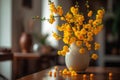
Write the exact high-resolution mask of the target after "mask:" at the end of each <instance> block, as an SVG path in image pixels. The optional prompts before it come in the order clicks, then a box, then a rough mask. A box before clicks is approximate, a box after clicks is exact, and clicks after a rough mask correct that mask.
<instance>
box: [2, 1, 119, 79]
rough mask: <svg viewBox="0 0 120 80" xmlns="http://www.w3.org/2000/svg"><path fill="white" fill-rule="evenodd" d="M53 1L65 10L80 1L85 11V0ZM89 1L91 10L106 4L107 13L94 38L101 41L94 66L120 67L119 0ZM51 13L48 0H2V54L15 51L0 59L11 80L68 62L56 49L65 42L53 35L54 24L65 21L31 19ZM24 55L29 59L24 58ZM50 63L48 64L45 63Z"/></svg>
mask: <svg viewBox="0 0 120 80" xmlns="http://www.w3.org/2000/svg"><path fill="white" fill-rule="evenodd" d="M52 1H54V2H55V4H56V5H57V4H60V5H61V6H62V7H63V9H64V13H66V12H67V11H68V10H69V8H70V6H71V5H74V4H75V2H76V1H78V3H79V5H80V8H81V10H82V11H83V12H85V9H84V5H85V2H86V1H85V0H52ZM88 1H89V4H90V6H91V7H90V8H91V9H92V10H97V9H99V8H100V7H103V8H104V9H105V12H106V13H105V16H104V19H103V21H104V29H103V31H101V33H100V34H99V35H98V36H97V37H96V38H95V40H96V41H98V42H100V44H101V48H100V50H99V51H98V55H99V59H98V60H97V61H92V62H93V63H91V66H106V67H120V43H119V41H120V27H119V25H120V8H119V7H120V0H88ZM49 14H50V11H49V6H48V0H0V55H1V54H5V53H6V52H7V53H10V54H11V53H12V54H13V58H12V59H13V60H12V61H3V60H2V61H0V74H2V75H3V76H4V77H6V78H7V79H9V80H12V78H13V77H14V78H15V79H16V78H20V77H22V76H25V75H28V74H31V73H34V72H37V71H40V70H43V69H45V68H48V67H51V66H54V65H65V62H64V57H61V56H57V50H58V49H61V48H62V46H63V42H60V41H56V40H55V39H54V38H53V37H52V32H53V31H56V32H57V30H56V29H55V26H56V25H57V24H59V23H62V22H60V21H59V20H57V21H56V22H55V23H54V24H53V25H51V24H49V23H48V22H47V21H43V22H41V21H35V20H33V19H32V18H33V16H40V18H43V17H46V18H48V17H49ZM31 54H32V55H31ZM37 54H39V56H38V55H37ZM29 55H30V56H31V57H34V56H36V55H37V57H35V58H38V57H40V59H39V60H33V59H32V58H31V57H29ZM24 56H26V57H29V59H28V58H24V59H23V57H24ZM41 56H42V57H41ZM18 57H19V59H20V60H18V61H19V65H18V64H17V63H18V62H17V63H14V62H15V61H17V58H18ZM20 57H21V58H20ZM53 57H55V59H54V58H53ZM0 58H2V57H1V56H0ZM30 58H31V59H30ZM14 59H16V60H14ZM48 62H49V65H48V64H46V63H48ZM13 63H14V64H13ZM16 65H17V68H16ZM18 66H19V67H18ZM31 66H32V67H31ZM27 69H28V70H27ZM26 70H27V71H26ZM13 75H14V76H13Z"/></svg>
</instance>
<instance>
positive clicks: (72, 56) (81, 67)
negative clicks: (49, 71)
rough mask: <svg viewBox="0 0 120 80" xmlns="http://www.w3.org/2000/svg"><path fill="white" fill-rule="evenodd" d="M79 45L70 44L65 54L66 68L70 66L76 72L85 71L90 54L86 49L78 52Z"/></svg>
mask: <svg viewBox="0 0 120 80" xmlns="http://www.w3.org/2000/svg"><path fill="white" fill-rule="evenodd" d="M79 49H80V48H79V47H77V46H76V45H75V44H72V45H71V46H70V51H69V52H68V53H67V54H66V56H65V63H66V66H67V68H68V69H70V68H72V69H73V70H74V71H76V72H81V71H85V70H86V69H87V67H88V66H89V62H90V56H89V53H88V50H87V49H86V51H85V53H84V54H80V53H79Z"/></svg>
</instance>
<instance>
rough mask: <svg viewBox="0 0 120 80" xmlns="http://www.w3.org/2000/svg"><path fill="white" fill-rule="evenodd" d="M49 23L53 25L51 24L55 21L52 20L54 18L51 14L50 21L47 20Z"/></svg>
mask: <svg viewBox="0 0 120 80" xmlns="http://www.w3.org/2000/svg"><path fill="white" fill-rule="evenodd" d="M48 21H49V23H51V24H52V23H53V22H55V19H54V16H53V14H51V15H50V19H49V20H48Z"/></svg>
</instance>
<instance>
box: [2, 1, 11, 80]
mask: <svg viewBox="0 0 120 80" xmlns="http://www.w3.org/2000/svg"><path fill="white" fill-rule="evenodd" d="M11 13H12V0H0V47H6V48H11V22H12V21H11ZM11 69H12V66H11V61H4V62H0V74H2V75H4V76H5V77H6V78H7V79H9V80H11Z"/></svg>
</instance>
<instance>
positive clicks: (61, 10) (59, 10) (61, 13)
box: [57, 6, 63, 16]
mask: <svg viewBox="0 0 120 80" xmlns="http://www.w3.org/2000/svg"><path fill="white" fill-rule="evenodd" d="M57 13H58V14H59V15H60V16H62V15H63V9H62V7H61V6H57Z"/></svg>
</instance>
